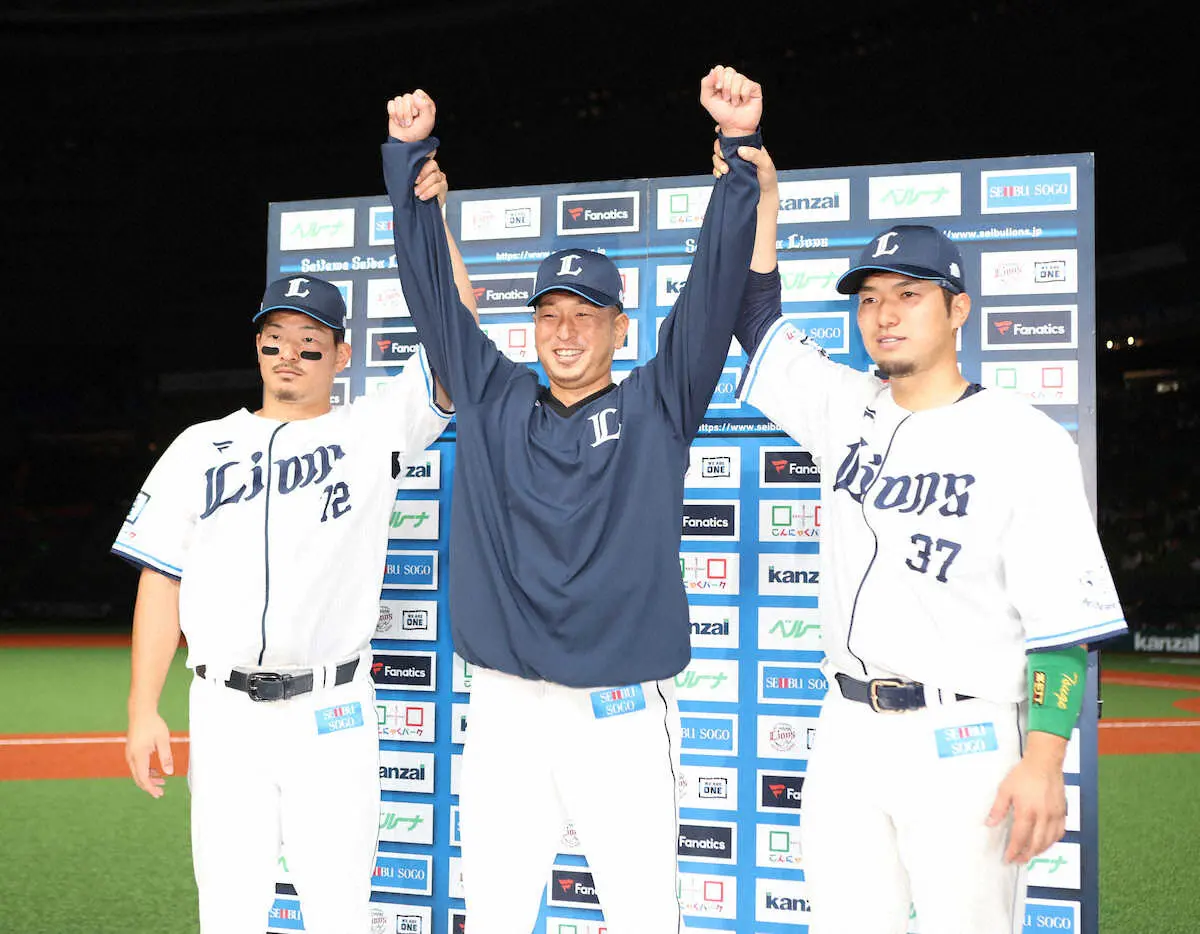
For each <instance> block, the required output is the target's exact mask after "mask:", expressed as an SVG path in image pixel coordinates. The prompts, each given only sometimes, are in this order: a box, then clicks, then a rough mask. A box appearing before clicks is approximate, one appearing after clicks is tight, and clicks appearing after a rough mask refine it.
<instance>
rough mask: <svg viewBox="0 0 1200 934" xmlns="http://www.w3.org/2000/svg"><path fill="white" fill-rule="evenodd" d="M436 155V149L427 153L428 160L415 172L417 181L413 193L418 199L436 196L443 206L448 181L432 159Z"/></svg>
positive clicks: (422, 199) (447, 189)
mask: <svg viewBox="0 0 1200 934" xmlns="http://www.w3.org/2000/svg"><path fill="white" fill-rule="evenodd" d="M436 155H437V150H436V149H435V150H434V151H433V152H431V153H430V154H429V161H428V162H426V163H425V164H424V165H423V166H421V171H420V172H418V173H417V181H416V183H415V184H414V185H413V194H414V195H416V196H417V199H418V200H420V201H428V200H429V199H430V198H437V200H438V204H440V205H443V206H444V205H445V204H446V192H447V191H449V190H450V183H449V182H448V181H447V180H446V173H445V172H443V171H442V170H441V168H440V167H439V166H438V164H437V162H435V161H434V158H433V157H434V156H436Z"/></svg>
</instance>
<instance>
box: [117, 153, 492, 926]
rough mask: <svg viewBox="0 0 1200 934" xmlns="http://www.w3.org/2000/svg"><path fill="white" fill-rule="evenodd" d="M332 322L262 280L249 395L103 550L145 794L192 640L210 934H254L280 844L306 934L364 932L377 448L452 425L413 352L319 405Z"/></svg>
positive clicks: (195, 798)
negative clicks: (129, 624) (382, 383)
mask: <svg viewBox="0 0 1200 934" xmlns="http://www.w3.org/2000/svg"><path fill="white" fill-rule="evenodd" d="M434 175H438V177H437V178H436V179H434V178H433V176H434ZM444 185H445V181H444V177H442V176H440V174H439V173H437V169H436V165H434V164H433V163H431V168H430V170H429V172H428V174H427V175H426V176H425V177H424V178H423V179H422V183H421V193H422V195H423V196H426V197H431V196H433V195H435V194H438V193H439V192H440V193H441V195H442V196H444ZM470 298H471V295H470V290H469V288H468V289H467V291H466V293H465V295H464V301H470ZM472 307H473V306H472ZM345 314H346V308H345V304H344V303H343V300H342V297H341V293H340V292H339V290H338V289H337V287H336V286H334V285H332V284H330V283H329V282H325V281H323V280H321V279H318V278H315V277H313V276H307V275H295V276H288V277H286V278H282V279H278V280H276V281H274V282H272V283H270V285H269V286H268V287H267V289H266V292H265V294H264V296H263V301H262V305H261V307H260V308H259V310H258V311H257V312H256V313H255V314H254V315H253V321H254V322H255V323H256V324H257V326H258V334H257V336H256V337H255V348H256V351H257V354H258V361H259V371H260V373H261V376H262V380H263V400H262V407H261V408H260V409H258V410H257V411H255V412H250V411H247V410H246V409H239V410H238V411H236V412H233V413H231V414H229V415H227V416H225V417H224V418H220V419H216V420H214V421H207V422H202V423H200V424H197V425H193V426H192V427H190V428H187V429H186V430H184V431H183V432H182V433H181V434H180V435H179V436H178V437H177V438H176V439H175V440H174V442H173V443H172V444H171V445H170V446H169V447H168V448H167V450H166V451H165V452H164V453H163V455H162V457H161V458H160V459H159V460H158V462H157V463H156V464H155V465H154V468H153V469H152V470H151V472H150V475H149V476H148V477H147V479H146V481H145V483H144V484H143V486H142V489H141V491H140V492H139V493H138V494H137V497H136V499H135V500H134V503H133V506H132V508H131V509H130V511H129V514H128V516H127V517H126V519H125V522H124V525H122V527H121V530H120V533H119V534H118V535H117V538H116V541H115V542H114V544H113V546H112V551H113V552H114V553H115V554H117V555H118V556H120V557H122V558H125V559H127V560H128V561H130V562H132V563H133V564H135V565H137V566H140V567H141V568H142V572H141V577H140V580H139V584H138V593H137V601H136V605H135V609H134V620H133V660H132V677H131V684H130V694H129V732H128V737H127V741H126V759H127V761H128V763H129V767H130V771H131V773H132V775H133V778H134V781H135V782H136V783H137V785H138V786H139V787H140V788H142V789H143V790H145V791H147V792H148V793H149V794H151V795H152V796H153V797H155V798H157V797H160V796H161V795H162V794H163V784H164V779H163V778H162V777H161V775H156V774H153V773H152V772H151V770H150V758H151V754H152V753H156V754H157V756H158V759H159V762H160V764H161V767H162V772H164V773H166V774H167V775H170V774H171V773H172V771H173V763H172V756H171V748H170V740H169V733H168V729H167V725H166V724H165V723H164V722H163V720H162V718H161V717H160V716H159V714H158V710H157V706H158V699H159V695H160V692H161V690H162V686H163V683H164V681H165V679H166V676H167V671H168V668H169V666H170V663H171V659H172V657H173V656H174V654H175V650H176V648H177V647H178V645H179V639H180V632H181V630H182V633H183V635H184V636H185V637H186V640H187V647H188V658H187V665H188V667H189V668H191V669H193V671H194V677H193V681H192V684H191V690H190V699H189V720H190V722H189V729H190V742H191V749H190V762H189V769H188V786H189V789H190V791H191V829H192V857H193V863H194V867H195V875H196V885H197V889H198V894H199V908H200V926H201V930H202V931H203V932H205V934H262V931H263V930H264V928H265V926H266V921H267V915H268V911H269V909H270V907H271V904H272V902H273V900H274V893H275V887H274V882H275V878H276V872H277V860H278V857H279V855H280V843H281V840H282V842H283V846H284V847H286V854H287V864H288V870H289V874H290V876H291V877H292V878H293V879H294V880H295V885H296V888H297V890H298V892H299V895H300V898H301V903H302V905H303V911H304V925H305V930H306V931H308V932H310V934H347V932H362V934H366V932H367V931H368V930H369V928H370V918H369V901H370V888H371V886H370V883H371V873H372V867H373V858H374V852H375V846H376V840H377V833H378V826H379V799H380V794H379V773H378V762H379V746H378V734H377V731H376V728H375V716H374V709H373V708H374V689H373V684H372V681H371V678H370V664H371V652H370V641H371V637H372V635H373V633H374V629H375V624H376V621H377V620H378V616H379V591H380V588H381V586H382V576H383V569H384V561H385V552H386V546H387V539H388V524H389V520H390V516H391V508H392V503H393V501H394V500H395V497H396V487H397V483H398V481H397V480H394V479H393V477H392V470H391V464H392V457H393V455H394V454H397V453H398V454H399V457H400V458H401V460H402V461H403V460H404V459H407V458H412V457H413V456H415V455H417V454H418V453H419V452H421V451H422V450H424V449H425V448H426V447H427V446H428V445H429V444H430V443H431V442H432V441H433V440H434V439H435V438H437V436H438V435H439V434H440V433H441V432H442V431H443V429H444V428H445V426H446V423H447V421H448V419H449V417H450V415H449V412H448V411H447V407H448V405H449V399H448V398H447V397H446V396H445V394H444V392H443V391H442V390H441V389H440V387H439V388H438V389H437V390H436V393H437V396H436V398H435V384H434V381H433V379H432V377H431V374H430V370H429V365H428V361H427V359H426V357H425V354H424V352H423V351H422V350H418V351H417V353H416V354H415V355H414V356H413V357H411V358H410V360H409V361H408V363H407V364H406V365H405V366H404V369H403V372H402V373H401V374H400V375H399V376H397V377H395V378H394V379H393V380H392V381H390V383H388V384H387V385H386V387H385V388H383V389H381V390H379V391H378V392H377V393H372V394H370V395H367V396H364V397H362V398H360V399H358V400H356V401H354V402H353V403H352V404H349V405H346V406H343V407H340V408H338V409H331V406H330V391H331V389H332V387H333V379H334V376H335V374H336V373H337V372H338V371H340V370H342V369H343V368H344V367H345V366H346V364H347V362H348V361H349V359H350V346H349V344H347V343H346V342H345V341H344V339H343V338H344V327H345V325H344V319H345ZM468 320H469V316H468ZM439 400H440V401H439ZM400 476H403V472H402V471H401V472H400Z"/></svg>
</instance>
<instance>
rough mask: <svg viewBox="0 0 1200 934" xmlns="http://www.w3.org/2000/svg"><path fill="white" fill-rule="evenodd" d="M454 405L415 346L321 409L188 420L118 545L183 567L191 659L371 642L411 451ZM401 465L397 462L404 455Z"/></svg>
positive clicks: (177, 573) (334, 649)
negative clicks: (370, 386)
mask: <svg viewBox="0 0 1200 934" xmlns="http://www.w3.org/2000/svg"><path fill="white" fill-rule="evenodd" d="M449 418H450V416H449V414H447V413H444V412H442V411H441V410H440V409H438V408H437V406H436V405H435V404H434V402H433V380H432V378H431V376H430V372H429V364H428V362H427V361H426V359H425V354H424V350H423V349H421V350H420V351H419V352H418V354H417V355H416V356H414V357H413V358H411V359H410V361H409V363H408V364H407V365H406V366H405V367H404V370H403V372H402V373H401V374H400V375H399V376H397V377H395V378H394V379H393V380H391V381H390V382H389V383H388V384H386V385H385V386H384V387H383V388H381V389H379V390H378V391H377V392H374V393H371V394H368V395H366V396H364V397H362V398H360V399H358V400H356V401H355V402H353V403H352V404H350V405H347V406H342V407H340V408H337V409H334V410H332V411H330V412H329V413H327V414H325V415H321V416H319V417H317V418H310V419H302V420H299V421H292V422H281V421H275V420H273V419H269V418H262V417H260V416H257V415H254V414H252V413H250V412H249V411H247V410H246V409H239V410H238V411H236V412H233V413H231V414H230V415H227V416H225V417H224V418H221V419H217V420H215V421H208V422H202V423H200V424H198V425H193V426H192V427H190V428H188V429H186V430H184V431H183V432H182V433H181V434H180V435H179V436H178V437H177V438H176V439H175V440H174V441H173V442H172V443H171V445H170V447H169V448H167V450H166V451H165V452H164V453H163V455H162V457H161V458H160V459H159V461H158V463H156V464H155V465H154V468H153V469H152V470H151V471H150V475H149V477H147V479H146V482H145V484H144V485H143V486H142V489H141V492H139V493H138V495H137V498H136V499H135V501H134V503H133V507H132V508H131V509H130V511H129V515H128V516H127V517H126V518H125V523H124V525H122V527H121V531H120V533H119V534H118V535H117V538H116V541H115V542H114V543H113V546H112V550H113V551H114V552H115V553H116V554H118V555H120V556H121V557H124V558H126V559H128V560H130V561H132V562H134V563H136V564H139V565H142V566H144V567H149V568H153V569H154V570H156V571H160V572H162V573H163V574H166V575H168V576H170V577H174V578H176V579H178V580H179V581H180V588H179V619H180V625H181V627H182V629H183V633H184V635H185V636H186V638H187V643H188V664H189V666H192V667H194V666H195V665H196V664H204V665H206V666H208V667H209V668H210V669H213V670H217V671H219V670H222V669H223V668H230V667H233V666H239V665H241V666H261V667H266V668H272V667H276V668H278V667H285V666H299V667H307V666H311V665H317V664H327V663H330V662H333V661H335V660H338V659H342V658H347V657H349V656H351V655H353V654H355V653H357V652H361V651H363V650H364V649H366V648H367V647H368V646H369V645H370V641H371V637H372V635H373V634H374V631H375V625H376V623H377V621H378V618H379V591H380V588H381V587H382V582H383V569H384V562H385V555H386V550H387V538H388V526H389V522H390V521H391V512H392V503H393V501H394V500H395V498H396V488H397V485H398V483H399V480H397V479H393V473H394V472H395V473H397V474H398V476H400V477H402V476H403V470H399V471H394V470H393V455H394V454H395V455H396V456H397V457H398V459H399V460H400V461H401V462H403V461H404V460H405V459H411V458H412V457H413V456H415V455H417V454H419V452H421V451H422V450H424V449H425V448H426V447H427V446H428V445H429V444H430V443H431V442H432V441H433V440H434V439H435V438H437V436H438V435H439V434H440V433H441V432H442V431H443V429H444V428H445V427H446V423H447V421H448V420H449ZM401 466H402V463H401Z"/></svg>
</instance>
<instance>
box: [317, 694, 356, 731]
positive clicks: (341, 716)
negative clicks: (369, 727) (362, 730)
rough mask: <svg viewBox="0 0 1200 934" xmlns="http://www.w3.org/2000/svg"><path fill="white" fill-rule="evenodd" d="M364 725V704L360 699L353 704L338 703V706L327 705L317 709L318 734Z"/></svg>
mask: <svg viewBox="0 0 1200 934" xmlns="http://www.w3.org/2000/svg"><path fill="white" fill-rule="evenodd" d="M362 725H363V713H362V704H360V703H359V702H358V701H354V702H353V703H351V704H338V705H337V706H336V707H325V708H323V709H321V710H318V711H317V733H318V734H322V733H336V732H338V731H339V730H351V729H353V728H354V727H356V726H362Z"/></svg>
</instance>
